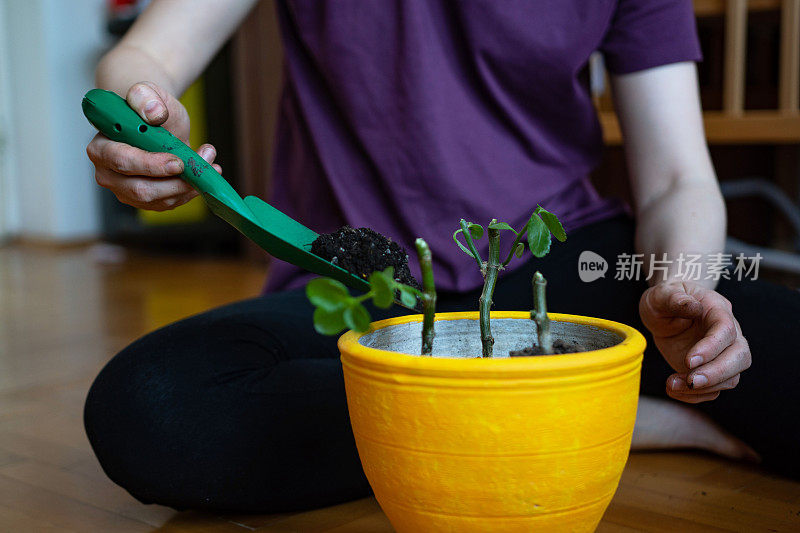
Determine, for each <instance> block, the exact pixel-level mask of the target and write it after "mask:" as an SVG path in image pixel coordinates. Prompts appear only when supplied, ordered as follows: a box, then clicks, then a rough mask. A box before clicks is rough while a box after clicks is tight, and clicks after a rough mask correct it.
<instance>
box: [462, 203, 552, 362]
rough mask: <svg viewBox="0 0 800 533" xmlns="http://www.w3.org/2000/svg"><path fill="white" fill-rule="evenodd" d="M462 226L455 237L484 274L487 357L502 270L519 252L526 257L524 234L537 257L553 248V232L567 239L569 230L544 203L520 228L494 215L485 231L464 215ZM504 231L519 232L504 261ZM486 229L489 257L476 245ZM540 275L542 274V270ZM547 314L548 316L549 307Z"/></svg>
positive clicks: (482, 319) (483, 332) (482, 318)
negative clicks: (460, 237) (501, 233)
mask: <svg viewBox="0 0 800 533" xmlns="http://www.w3.org/2000/svg"><path fill="white" fill-rule="evenodd" d="M460 226H461V227H460V228H459V229H457V230H456V231H455V233H453V240H454V241H455V242H456V244H457V245H458V247H459V248H460V249H461V250H462V251H463V252H464V253H466V254H467V255H469V256H470V257H473V258H474V259H475V261H476V262H477V264H478V268H480V271H481V275H482V276H483V291H482V292H481V297H480V300H479V314H480V328H481V346H482V350H483V357H491V356H492V346H493V345H494V337H492V329H491V321H490V314H489V311H490V310H491V307H492V296H493V295H494V289H495V285H496V284H497V277H498V275H499V273H500V270H502V269H504V268H505V267H506V265H508V264H509V263H510V262H511V260H512V259H513V258H514V257H515V256H516V257H522V255H523V254H524V253H525V243H524V242H523V241H522V240H523V239H524V238H526V237H527V239H526V240H527V244H528V249H529V250H530V251H531V253H532V254H533V255H534V256H535V257H544V256H545V255H547V253H548V252H549V251H550V242H551V238H550V236H551V235H552V236H554V237H555V238H556V239H558V240H559V241H562V242H563V241H565V240H566V239H567V234H566V232H565V231H564V227H563V226H562V225H561V222H560V221H559V220H558V217H557V216H556V215H554V214H553V213H551V212H550V211H547V210H546V209H544V208H543V207H542V206H538V207H537V208H536V209H535V210H534V212H533V213H532V214H531V217H530V218H529V219H528V221H527V222H526V223H525V225H524V226H523V227H522V229H520V230H519V231H517V230H515V229H514V228H512V227H511V226H510V225H509V224H507V223H505V222H498V221H497V219H492V221H491V222H489V225H488V226H487V227H486V230H485V231H484V229H483V226H481V225H480V224H475V223H473V222H467V221H465V220H464V219H461V222H460ZM501 231H510V232H512V233H514V235H515V239H514V242H513V243H512V244H511V248H510V249H509V252H508V255H507V256H506V258H505V260H504V261H502V262H501V261H500V232H501ZM484 233H485V234H487V238H488V240H489V255H488V257H487V260H486V261H484V260H483V259H482V258H481V256H480V254H479V253H478V249H477V247H476V246H475V241H476V240H479V239H481V238H482V237H483V235H484ZM459 234H462V235H463V236H464V241H465V242H466V245H465V244H464V243H462V242H461V241H460V240H459V238H458V235H459ZM539 275H540V276H541V274H539ZM542 280H544V277H542ZM537 302H538V300H537ZM532 314H535V313H532ZM545 318H547V315H546V311H545ZM538 325H539V323H538V322H537V328H538ZM548 326H549V322H548ZM548 338H549V335H548Z"/></svg>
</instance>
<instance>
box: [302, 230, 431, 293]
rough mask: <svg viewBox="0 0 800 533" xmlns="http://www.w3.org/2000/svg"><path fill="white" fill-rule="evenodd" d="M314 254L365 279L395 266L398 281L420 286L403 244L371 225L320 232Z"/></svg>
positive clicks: (314, 245) (314, 244) (312, 248)
mask: <svg viewBox="0 0 800 533" xmlns="http://www.w3.org/2000/svg"><path fill="white" fill-rule="evenodd" d="M311 253H313V254H315V255H318V256H320V257H321V258H323V259H325V260H327V261H330V262H331V263H332V264H334V265H337V266H339V267H341V268H343V269H345V270H347V271H348V272H350V273H352V274H355V275H356V276H360V277H362V278H367V277H369V275H370V274H372V273H373V272H375V271H376V270H384V269H386V268H388V267H394V278H395V280H397V281H399V282H400V283H404V284H406V285H410V286H411V287H414V288H417V289H419V288H420V285H419V282H417V280H416V279H414V277H413V276H412V275H411V271H410V270H409V269H408V254H407V253H406V251H405V250H404V249H403V247H402V246H400V245H399V244H397V243H396V242H394V241H392V240H391V239H389V238H388V237H384V236H383V235H381V234H380V233H378V232H377V231H374V230H372V229H370V228H351V227H350V226H344V227H342V228H339V229H338V230H337V231H335V232H334V233H323V234H320V236H319V237H317V239H316V240H315V241H314V242H313V243H311Z"/></svg>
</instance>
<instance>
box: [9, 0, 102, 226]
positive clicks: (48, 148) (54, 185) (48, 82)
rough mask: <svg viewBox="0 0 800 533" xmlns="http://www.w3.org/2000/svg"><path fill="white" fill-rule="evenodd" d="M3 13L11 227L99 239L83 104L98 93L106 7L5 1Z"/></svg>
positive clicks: (73, 0) (96, 1)
mask: <svg viewBox="0 0 800 533" xmlns="http://www.w3.org/2000/svg"><path fill="white" fill-rule="evenodd" d="M1 5H2V9H4V13H3V16H2V19H4V20H0V22H3V23H4V24H5V27H4V28H0V32H2V33H3V34H4V36H5V39H6V52H7V59H8V65H7V67H8V68H6V73H7V75H8V78H9V79H8V80H6V83H5V84H2V83H0V91H2V90H3V88H4V87H6V88H7V91H8V93H7V94H6V95H4V97H3V99H5V100H6V102H7V103H8V105H7V108H9V110H10V113H9V114H10V117H8V121H9V122H10V124H0V126H2V127H3V128H4V129H7V133H6V134H4V135H3V137H6V138H7V139H6V141H7V144H6V149H7V150H8V151H9V152H10V153H11V154H12V157H11V160H10V161H9V164H8V165H7V172H6V174H5V176H4V180H5V181H6V182H7V185H6V186H5V189H6V190H8V191H10V193H11V194H13V197H10V198H11V201H10V203H12V204H13V205H11V206H10V207H11V209H10V210H9V209H8V208H7V209H6V211H13V210H14V208H16V209H15V210H16V214H14V213H10V215H9V216H7V217H6V219H7V220H8V223H7V224H9V225H10V229H11V230H12V231H13V232H14V233H16V234H18V235H20V236H22V237H32V238H39V239H47V240H66V241H68V240H76V239H83V238H87V237H93V236H95V235H96V234H97V233H98V231H99V227H100V223H99V214H98V195H97V188H96V187H97V186H96V184H95V183H94V179H93V174H92V170H91V165H90V163H89V161H88V159H87V158H86V152H85V148H86V144H87V143H88V141H89V140H90V139H91V137H92V135H93V130H92V128H91V126H90V125H89V124H88V122H86V120H85V118H84V117H83V114H82V112H81V107H80V103H81V97H82V96H83V94H84V93H85V92H86V91H87V90H88V89H90V88H91V87H92V86H93V80H94V66H95V64H96V62H97V59H98V58H99V56H100V54H102V52H103V50H104V47H105V45H106V43H107V38H106V36H105V30H104V6H105V2H104V0H70V1H64V0H6V1H5V2H2V4H1ZM2 30H5V31H2ZM0 75H2V71H0ZM4 133H5V132H4ZM7 203H9V202H7ZM2 205H3V204H0V207H2Z"/></svg>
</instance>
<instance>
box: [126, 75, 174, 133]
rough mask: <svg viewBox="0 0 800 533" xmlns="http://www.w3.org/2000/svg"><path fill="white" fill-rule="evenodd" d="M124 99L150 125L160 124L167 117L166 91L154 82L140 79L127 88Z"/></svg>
mask: <svg viewBox="0 0 800 533" xmlns="http://www.w3.org/2000/svg"><path fill="white" fill-rule="evenodd" d="M125 99H126V100H127V101H128V105H130V106H131V107H132V108H133V110H134V111H136V112H137V113H138V114H139V116H140V117H142V118H143V119H145V120H146V121H147V123H148V124H150V125H151V126H160V125H161V124H163V123H164V122H166V121H167V119H168V118H169V109H167V99H168V98H167V93H166V91H164V90H163V89H161V87H159V86H158V85H156V84H155V83H152V82H149V81H142V82H139V83H136V84H134V85H133V86H131V88H130V89H128V94H127V96H126V97H125Z"/></svg>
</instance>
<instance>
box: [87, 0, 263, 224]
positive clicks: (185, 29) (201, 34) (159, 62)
mask: <svg viewBox="0 0 800 533" xmlns="http://www.w3.org/2000/svg"><path fill="white" fill-rule="evenodd" d="M254 4H255V0H225V1H224V2H222V1H218V0H154V1H153V2H152V3H151V4H150V5H149V6H148V8H147V9H146V10H145V11H144V12H143V13H142V14H141V15H140V16H139V18H138V19H137V20H136V23H134V25H133V26H132V27H131V29H130V30H129V31H128V33H127V34H126V35H125V37H123V39H122V40H121V41H120V42H119V44H117V46H115V47H114V48H113V49H112V50H111V51H110V52H108V53H107V54H106V55H105V56H104V57H103V59H102V60H101V61H100V64H99V65H98V68H97V73H96V82H97V86H98V87H100V88H102V89H108V90H111V91H114V92H116V93H118V94H119V95H121V96H124V97H125V98H126V99H127V101H128V103H129V104H130V105H131V107H132V108H133V109H134V110H135V111H136V112H137V113H139V115H140V116H141V117H142V118H144V119H145V120H146V121H147V122H148V123H150V124H152V125H161V126H164V127H165V128H167V129H168V130H170V131H171V132H172V133H174V134H175V135H176V136H177V137H178V138H180V139H181V140H183V141H184V142H187V141H188V138H189V116H188V115H187V113H186V110H185V109H184V108H183V106H182V105H181V104H180V102H178V99H177V96H178V95H180V94H181V93H183V92H184V91H185V90H186V88H187V87H188V86H189V85H190V84H191V83H192V81H193V80H194V79H195V78H197V77H198V76H199V75H200V73H201V72H202V71H203V69H204V68H205V67H206V65H207V64H208V62H209V61H210V60H211V58H212V57H213V56H214V54H216V53H217V51H218V50H219V49H220V47H221V46H222V45H223V44H224V43H225V41H226V40H227V39H228V38H229V37H230V35H231V34H232V33H233V31H234V30H235V29H236V27H237V26H238V25H239V24H240V23H241V21H242V20H243V19H244V17H245V16H246V15H247V13H248V11H249V10H250V8H251V7H252V6H253V5H254ZM86 152H87V154H88V155H89V159H91V160H92V162H93V163H94V165H95V179H96V180H97V183H98V184H99V185H101V186H103V187H106V188H107V189H109V190H111V191H112V192H113V193H114V194H115V195H116V196H117V198H118V199H119V200H120V201H121V202H124V203H127V204H129V205H132V206H134V207H139V208H142V209H152V210H156V211H163V210H165V209H172V208H174V207H177V206H179V205H181V204H183V203H186V202H188V201H189V200H191V199H192V198H194V197H195V196H197V192H196V191H195V190H194V189H192V188H191V187H190V186H189V185H188V184H187V183H186V182H184V181H183V180H182V179H180V178H179V177H177V176H176V175H177V174H180V172H181V171H182V170H183V163H182V162H181V160H180V159H178V158H176V157H175V156H173V155H171V154H166V153H163V154H154V153H149V152H145V151H143V150H140V149H138V148H134V147H132V146H128V145H126V144H123V143H118V142H112V141H110V140H109V139H107V138H106V137H104V136H103V135H100V134H98V135H97V136H96V137H95V138H94V139H93V140H92V142H91V143H89V146H87V148H86ZM198 153H199V154H200V155H201V156H202V157H203V158H204V159H206V160H207V161H208V162H209V163H212V162H213V160H214V158H215V157H216V150H215V149H214V147H213V146H212V145H210V144H206V145H203V146H201V147H199V148H198ZM215 168H217V170H218V171H220V172H221V168H220V167H219V166H218V165H215Z"/></svg>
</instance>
